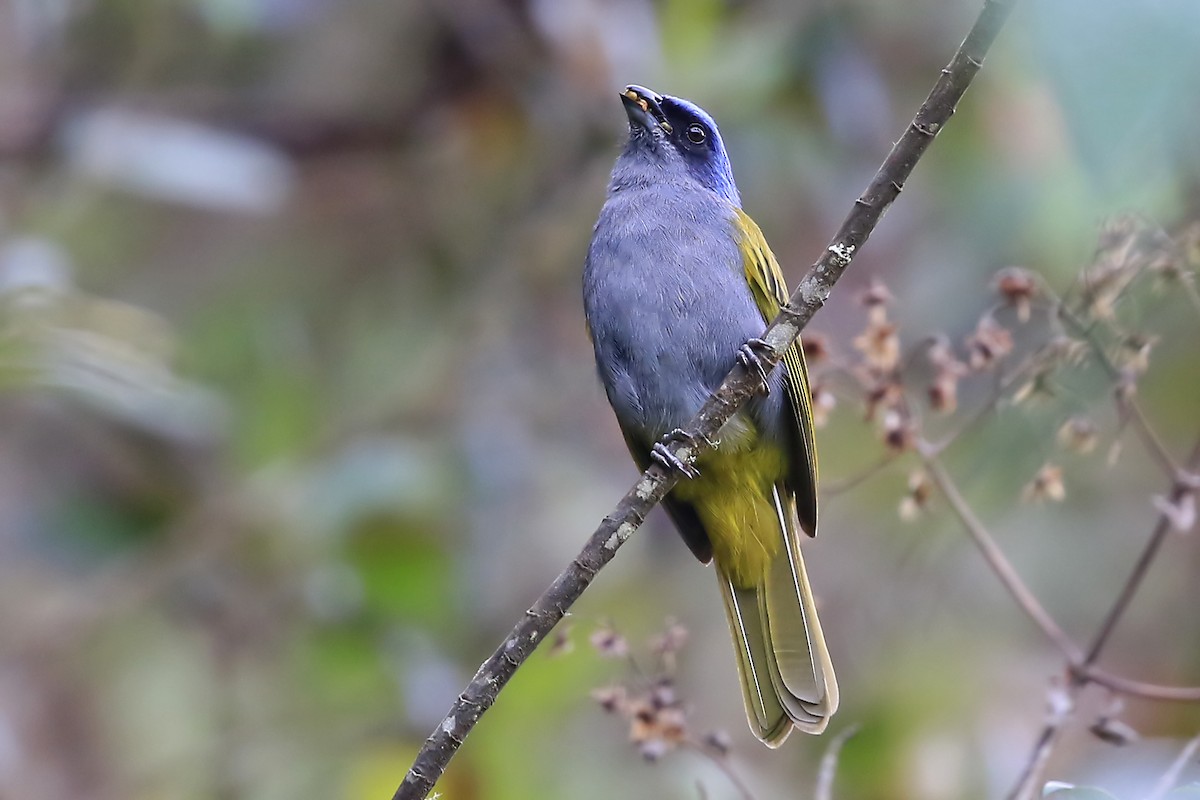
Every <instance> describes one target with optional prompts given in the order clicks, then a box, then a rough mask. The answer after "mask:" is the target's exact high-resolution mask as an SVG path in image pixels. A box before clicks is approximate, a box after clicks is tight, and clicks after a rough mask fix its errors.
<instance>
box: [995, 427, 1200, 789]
mask: <svg viewBox="0 0 1200 800" xmlns="http://www.w3.org/2000/svg"><path fill="white" fill-rule="evenodd" d="M1198 466H1200V439H1197V441H1196V444H1195V445H1193V447H1192V453H1191V455H1190V456H1189V457H1188V462H1187V467H1186V469H1187V471H1188V472H1194V471H1195V470H1196V468H1197V467H1198ZM1188 478H1189V476H1188V475H1185V474H1184V473H1182V472H1178V471H1176V472H1175V473H1174V479H1173V481H1172V486H1171V494H1170V502H1171V503H1173V504H1174V503H1178V502H1179V501H1180V499H1181V498H1182V497H1183V496H1184V495H1185V494H1189V493H1192V492H1195V491H1196V488H1195V487H1194V486H1193V485H1192V484H1191V482H1190V480H1189V479H1188ZM1170 529H1171V517H1170V514H1168V513H1167V512H1165V511H1164V512H1162V513H1160V514H1159V516H1158V521H1157V522H1155V524H1154V530H1153V531H1151V533H1150V538H1149V540H1148V541H1147V542H1146V546H1145V547H1144V548H1143V549H1142V554H1141V556H1140V557H1139V558H1138V560H1137V563H1136V564H1135V565H1134V567H1133V570H1132V571H1131V572H1130V574H1129V577H1128V578H1127V579H1126V581H1125V585H1124V586H1123V587H1122V588H1121V594H1120V595H1119V596H1118V597H1117V599H1116V601H1115V602H1114V603H1113V606H1112V608H1111V609H1109V612H1108V614H1107V615H1106V616H1105V617H1104V621H1103V622H1102V623H1101V624H1100V628H1099V629H1098V630H1097V631H1096V635H1095V636H1094V637H1093V638H1092V642H1091V644H1090V645H1089V646H1088V648H1087V652H1086V655H1085V656H1084V657H1083V660H1082V662H1080V663H1079V666H1078V667H1074V668H1072V670H1071V681H1070V683H1069V684H1068V685H1067V687H1066V688H1065V689H1064V691H1065V692H1066V694H1067V697H1068V698H1069V702H1070V705H1071V706H1073V705H1074V700H1075V696H1076V695H1077V694H1078V693H1079V690H1080V689H1082V688H1083V686H1084V685H1086V684H1087V683H1088V682H1089V681H1095V682H1096V683H1100V684H1102V685H1109V682H1113V681H1112V680H1111V679H1113V678H1115V677H1116V676H1110V675H1108V674H1107V673H1102V672H1096V671H1093V670H1092V665H1093V664H1094V663H1095V662H1096V659H1098V658H1099V657H1100V653H1101V651H1103V650H1104V646H1105V645H1106V644H1107V643H1108V640H1109V638H1110V637H1111V636H1112V632H1113V630H1114V629H1115V628H1116V626H1117V623H1118V622H1119V621H1120V619H1121V617H1122V616H1124V614H1125V610H1126V609H1127V608H1128V607H1129V603H1130V602H1131V601H1132V600H1133V597H1134V595H1136V594H1137V591H1138V589H1139V588H1141V585H1142V581H1143V580H1144V579H1145V577H1146V573H1147V572H1148V571H1149V569H1150V565H1151V563H1153V561H1154V557H1155V556H1156V555H1157V554H1158V551H1159V549H1160V548H1161V547H1162V543H1163V541H1164V540H1165V539H1166V536H1167V532H1168V531H1170ZM1106 680H1107V681H1109V682H1106ZM1115 682H1116V683H1122V682H1124V681H1123V679H1117V680H1116V681H1115ZM1125 685H1126V687H1127V688H1134V687H1138V686H1139V684H1137V682H1132V681H1131V682H1127V683H1126V684H1125ZM1110 688H1116V687H1110ZM1147 688H1148V687H1147ZM1155 688H1156V689H1162V690H1166V691H1163V692H1161V693H1160V696H1159V697H1157V698H1155V699H1172V700H1191V699H1193V698H1192V697H1191V696H1190V694H1191V690H1189V689H1182V690H1170V689H1169V687H1155ZM1170 694H1176V695H1179V694H1182V695H1183V696H1175V697H1165V696H1161V695H1170ZM1070 717H1071V711H1070V709H1068V710H1067V711H1065V712H1064V713H1062V714H1059V715H1056V716H1055V717H1053V718H1051V719H1050V720H1049V721H1048V722H1047V723H1046V725H1045V727H1043V728H1042V732H1041V733H1040V734H1039V735H1038V740H1037V743H1036V744H1035V745H1034V748H1033V752H1032V753H1030V756H1029V760H1028V761H1027V762H1026V764H1025V768H1024V770H1022V772H1021V777H1020V779H1019V780H1018V781H1017V785H1016V787H1015V788H1014V789H1013V791H1012V792H1011V793H1010V794H1009V796H1008V797H1009V800H1025V798H1031V797H1036V796H1037V789H1038V783H1039V775H1040V774H1041V771H1042V767H1043V766H1044V765H1045V762H1046V760H1047V759H1048V758H1049V756H1050V751H1051V750H1052V749H1053V747H1054V743H1055V742H1056V741H1057V740H1058V737H1059V735H1060V734H1061V732H1062V729H1063V726H1064V725H1065V724H1066V722H1067V720H1068V719H1069V718H1070Z"/></svg>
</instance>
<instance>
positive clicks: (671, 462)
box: [650, 428, 720, 479]
mask: <svg viewBox="0 0 1200 800" xmlns="http://www.w3.org/2000/svg"><path fill="white" fill-rule="evenodd" d="M673 442H679V443H680V444H684V445H687V446H688V447H690V448H691V449H692V452H693V453H695V452H699V450H700V443H701V442H703V443H704V444H706V445H708V446H709V447H711V448H713V449H716V447H717V445H718V444H720V442H714V441H713V440H712V439H710V438H708V437H707V436H696V435H695V434H692V433H688V432H687V431H685V430H683V429H681V428H676V429H675V430H673V431H671V432H670V433H668V434H667V435H666V436H664V437H663V438H662V439H661V440H660V441H659V442H657V443H656V444H655V445H654V447H652V448H650V457H651V458H653V459H654V460H655V461H657V462H658V463H659V464H661V465H662V467H663V468H664V469H669V470H672V469H673V470H678V471H679V472H681V473H683V476H684V477H685V478H692V479H695V478H699V477H700V470H698V469H696V468H695V467H694V466H692V465H691V464H687V463H685V462H684V461H683V459H681V458H679V456H677V455H675V454H674V453H672V452H671V450H670V448H669V447H668V445H670V444H672V443H673Z"/></svg>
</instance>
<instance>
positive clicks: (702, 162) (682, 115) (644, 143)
mask: <svg viewBox="0 0 1200 800" xmlns="http://www.w3.org/2000/svg"><path fill="white" fill-rule="evenodd" d="M621 102H622V103H623V104H624V105H625V113H626V115H627V116H628V117H629V143H628V144H627V145H626V146H625V150H624V152H623V153H622V154H621V157H620V158H619V159H618V160H617V166H616V169H615V170H614V171H613V180H614V183H618V184H619V183H620V182H621V181H622V179H625V180H627V181H628V182H630V183H641V182H646V181H652V180H658V181H691V182H694V183H696V184H699V185H700V186H702V187H703V188H705V189H708V190H709V191H712V192H715V193H716V194H718V195H720V196H721V197H723V198H725V199H726V200H728V201H729V202H730V203H732V204H734V205H735V206H737V205H741V199H740V197H739V196H738V190H737V185H736V184H735V183H734V181H733V168H732V167H731V166H730V165H729V156H728V155H727V154H726V153H725V145H724V144H723V143H722V142H721V134H720V132H719V131H718V130H717V123H716V122H714V121H713V118H712V117H710V116H709V115H708V113H707V112H706V111H705V110H704V109H702V108H700V107H699V106H697V105H695V104H694V103H690V102H688V101H687V100H684V99H682V98H679V97H671V96H669V95H661V94H658V93H657V92H654V91H651V90H650V89H647V88H645V87H642V86H627V87H625V90H624V91H623V92H621Z"/></svg>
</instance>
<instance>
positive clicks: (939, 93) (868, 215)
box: [393, 0, 1016, 800]
mask: <svg viewBox="0 0 1200 800" xmlns="http://www.w3.org/2000/svg"><path fill="white" fill-rule="evenodd" d="M1015 4H1016V0H984V3H983V9H982V11H981V12H980V14H979V17H978V18H977V19H976V21H975V25H974V26H973V27H972V28H971V31H970V33H968V34H967V37H966V39H964V40H963V43H962V45H960V46H959V48H958V51H957V52H956V53H955V54H954V57H953V58H952V59H951V61H950V63H949V65H947V66H946V67H945V68H944V69H943V70H942V73H941V76H940V77H939V78H938V80H937V83H935V84H934V87H933V89H932V91H931V92H930V93H929V96H928V97H927V98H926V99H925V102H924V103H923V104H922V105H921V107H920V109H918V110H917V114H916V116H915V117H914V118H913V121H912V122H911V123H910V125H909V126H908V129H907V130H906V131H905V132H904V135H903V136H901V137H900V140H899V141H897V142H896V144H895V145H894V146H893V147H892V151H891V153H889V154H888V156H887V158H886V159H885V160H884V162H883V165H882V166H881V167H880V168H879V171H878V172H877V173H876V174H875V177H874V178H873V179H872V181H871V183H870V185H868V186H867V189H866V191H864V192H863V194H862V195H861V196H860V197H859V198H858V200H856V201H855V203H854V208H853V209H852V210H851V212H850V214H849V215H848V216H847V217H846V220H845V221H844V222H843V223H842V226H841V228H840V229H839V230H838V232H837V235H836V236H835V237H834V238H833V241H832V242H831V243H830V244H829V246H828V247H827V248H826V250H825V252H824V253H823V254H822V255H821V258H820V259H819V260H818V261H817V263H816V264H814V265H813V266H812V268H811V269H809V271H808V274H807V275H806V276H805V277H804V279H803V280H802V281H801V282H800V285H799V286H798V287H797V289H796V292H795V293H794V294H793V295H792V297H791V299H790V300H789V301H788V303H787V304H786V305H785V306H784V307H783V309H782V310H781V311H780V313H779V316H777V317H776V318H775V320H774V321H773V322H772V323H771V325H770V327H768V328H767V331H766V333H765V334H764V335H763V337H762V338H763V339H764V341H766V342H767V344H768V346H769V351H766V350H765V349H764V352H763V353H762V354H761V359H762V361H763V362H765V366H767V367H768V368H774V366H775V365H776V364H778V363H779V360H780V358H782V356H783V353H784V351H785V350H786V349H787V348H788V347H789V346H791V344H792V343H793V342H794V341H796V339H797V338H798V337H799V335H800V329H801V328H803V327H804V326H805V325H806V324H807V323H808V321H809V320H811V319H812V317H813V315H814V314H815V313H816V312H817V311H818V310H819V309H820V308H821V306H822V305H824V303H825V300H826V299H827V298H828V297H829V293H830V290H831V289H832V288H833V285H834V283H835V282H837V280H838V279H839V278H840V277H841V276H842V273H843V272H844V271H845V269H846V267H847V266H848V265H849V264H850V260H851V259H852V258H853V257H854V255H855V254H856V253H857V252H858V251H859V249H860V248H861V247H862V245H863V244H864V243H865V242H866V241H867V238H868V237H869V236H870V235H871V231H873V230H874V229H875V226H876V225H877V224H878V222H879V220H880V218H881V217H882V216H883V213H884V211H886V210H887V208H888V207H889V206H890V205H891V204H892V201H894V200H895V199H896V197H897V195H899V194H900V190H901V189H902V188H903V187H904V182H905V181H906V180H908V176H909V175H910V174H911V173H912V171H913V168H914V167H915V166H916V165H917V161H919V160H920V158H921V156H922V155H923V154H924V153H925V150H926V149H927V148H928V147H929V144H930V143H931V142H932V141H933V139H934V138H935V137H936V136H937V134H938V133H939V132H941V130H942V128H943V127H944V126H945V124H946V123H947V121H949V119H950V117H951V115H953V113H954V109H955V106H956V105H957V104H958V101H959V100H960V99H961V98H962V96H963V94H964V93H965V92H966V90H967V87H968V86H970V84H971V81H972V79H973V78H974V77H975V74H976V73H977V72H978V71H979V68H980V66H981V65H982V63H983V58H984V56H985V55H986V54H987V51H988V49H989V48H990V47H991V45H992V43H993V42H994V41H995V39H996V36H997V35H998V34H999V32H1000V29H1001V28H1002V27H1003V25H1004V22H1005V20H1006V19H1007V18H1008V15H1009V13H1011V11H1012V8H1013V6H1014V5H1015ZM758 385H759V379H758V377H757V375H755V374H752V373H749V372H747V371H746V370H745V369H744V368H742V367H740V366H739V367H737V368H735V369H734V371H733V372H731V373H730V374H729V375H728V376H726V378H725V381H724V382H723V383H722V384H721V386H720V388H718V389H717V391H716V392H715V393H714V394H713V396H712V397H710V398H709V399H708V401H707V402H705V404H704V406H703V407H702V408H701V409H700V412H699V413H698V414H697V415H696V417H695V418H693V419H692V421H691V422H690V423H689V425H688V426H687V432H688V433H691V434H693V437H694V438H693V439H692V440H691V441H694V442H704V441H705V440H706V439H707V440H710V441H711V440H713V439H715V438H716V436H717V432H718V431H719V430H720V429H721V427H722V426H723V425H724V424H725V423H726V422H727V421H728V420H729V418H730V417H732V416H733V414H734V413H735V412H736V411H737V409H738V408H739V407H740V406H741V405H742V404H743V403H744V402H745V401H746V400H747V399H748V398H749V397H750V396H751V395H752V394H753V393H754V392H755V391H756V389H757V387H758ZM699 446H700V445H693V444H690V443H688V444H683V443H680V442H675V443H673V444H671V445H670V449H671V451H672V453H673V454H674V455H675V456H676V457H677V458H679V459H680V460H682V461H683V462H685V463H690V462H692V461H694V460H695V458H696V456H697V455H698V447H699ZM677 479H678V476H677V475H675V474H668V473H666V472H665V471H663V470H662V469H661V468H660V467H659V466H658V465H656V464H655V465H651V467H650V468H649V469H647V470H646V472H645V473H643V474H642V476H641V478H639V479H638V482H637V484H636V485H635V486H634V487H633V488H632V489H631V490H630V491H629V492H628V493H626V495H625V496H624V497H623V498H622V499H621V502H620V503H619V504H618V505H617V508H616V509H615V510H614V511H613V513H612V514H610V515H609V516H608V517H606V518H605V519H604V521H603V522H602V523H601V524H600V526H599V527H598V528H597V529H596V531H595V532H594V533H593V534H592V536H591V538H590V539H588V542H587V544H586V545H585V546H584V548H583V550H582V552H580V554H579V556H577V557H576V558H575V560H574V561H572V562H571V564H570V565H569V566H568V567H567V568H566V569H565V570H564V571H563V572H562V574H560V575H559V576H558V578H556V579H555V581H554V583H553V584H552V585H551V586H550V588H549V589H547V590H546V591H545V592H544V593H543V594H542V596H541V597H539V598H538V599H537V601H536V602H535V603H534V604H533V606H532V607H531V608H530V609H529V610H528V611H526V612H525V615H524V616H523V617H522V618H521V620H520V621H519V622H518V623H517V624H516V626H515V627H514V628H513V629H512V631H511V632H510V633H509V635H508V636H507V637H505V639H504V641H503V642H502V643H501V645H500V647H498V648H497V649H496V651H495V652H494V653H492V655H491V656H489V657H488V659H487V660H486V661H484V662H483V665H482V666H480V668H479V671H478V672H477V673H476V674H475V677H474V678H473V679H472V680H471V682H470V684H468V686H467V688H466V689H465V690H464V691H463V693H462V694H460V695H459V696H458V699H457V700H455V701H454V704H453V705H452V706H451V708H450V712H449V713H448V714H447V715H446V717H445V719H443V720H442V722H441V723H440V724H439V725H438V726H437V728H436V729H434V731H433V733H432V734H430V736H429V738H428V739H427V740H426V741H425V744H424V745H423V746H422V748H421V751H420V752H419V753H418V754H417V758H416V761H415V762H414V763H413V765H412V767H411V768H410V769H409V771H408V774H407V775H406V776H405V778H404V782H403V783H401V785H400V787H399V788H398V789H397V790H396V792H395V795H394V796H393V800H419V798H424V797H425V796H426V795H427V794H428V793H429V791H430V790H431V789H432V788H433V785H434V784H435V783H436V782H437V780H438V778H440V777H441V775H442V773H443V772H444V771H445V769H446V765H447V764H449V762H450V759H451V758H452V757H453V756H454V754H455V753H456V752H457V751H458V748H459V747H461V746H462V743H463V740H464V739H465V738H466V736H467V734H469V733H470V732H471V730H472V728H474V726H475V724H476V723H477V722H478V721H479V718H480V717H482V716H483V713H484V712H485V711H487V709H488V708H490V707H491V705H492V704H493V703H494V702H495V701H496V697H497V696H498V695H499V693H500V690H501V689H502V688H503V687H504V685H505V684H506V683H507V682H508V680H509V678H511V677H512V676H513V674H514V673H515V672H516V670H517V668H518V667H520V665H521V664H522V663H523V662H524V661H525V659H526V658H528V657H529V655H530V654H531V653H532V652H533V650H534V649H535V648H536V647H537V645H538V644H539V643H540V642H541V641H542V640H543V639H544V638H545V637H546V634H547V633H549V631H550V629H551V628H553V627H554V625H555V624H556V623H557V622H558V621H559V620H560V619H561V618H562V617H563V615H564V614H565V613H566V610H567V608H569V607H570V606H571V604H572V603H574V602H575V600H576V599H577V598H578V597H579V596H580V595H581V594H582V593H583V591H584V590H585V589H586V588H587V587H588V585H589V584H590V583H591V581H592V578H593V577H594V576H595V574H596V572H597V571H599V570H600V568H601V567H603V566H604V565H605V564H607V563H608V562H609V561H610V560H612V557H613V556H614V555H615V553H616V550H617V548H618V547H620V546H621V545H622V544H623V543H624V542H625V541H626V540H627V539H628V538H629V537H630V536H631V535H633V532H634V531H635V530H637V528H638V526H640V525H641V524H642V522H643V521H644V520H645V517H646V514H647V513H648V512H649V511H650V509H651V508H653V507H654V506H655V505H656V504H657V503H659V502H660V501H661V500H662V499H663V497H664V496H665V495H666V494H667V492H668V491H670V489H671V488H672V487H673V486H674V485H675V482H676V480H677Z"/></svg>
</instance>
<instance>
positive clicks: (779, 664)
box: [718, 490, 838, 747]
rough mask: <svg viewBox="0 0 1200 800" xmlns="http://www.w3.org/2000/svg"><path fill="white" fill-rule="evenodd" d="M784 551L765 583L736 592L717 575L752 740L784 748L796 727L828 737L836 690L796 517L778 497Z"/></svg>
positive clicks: (835, 680) (774, 560) (727, 580)
mask: <svg viewBox="0 0 1200 800" xmlns="http://www.w3.org/2000/svg"><path fill="white" fill-rule="evenodd" d="M773 499H774V503H775V511H776V514H777V516H778V519H779V527H780V534H781V536H782V538H783V543H782V544H783V547H781V548H780V549H779V552H778V553H777V554H776V555H775V557H774V559H773V560H772V562H771V564H770V566H769V568H768V569H767V572H766V574H765V575H764V577H763V581H762V583H761V584H760V585H758V586H756V587H753V588H748V589H744V588H738V587H736V586H734V585H733V583H732V582H731V581H730V580H729V578H728V577H726V576H725V575H723V574H721V572H720V570H719V569H718V579H719V580H720V583H721V592H722V596H723V597H724V599H725V610H726V613H727V615H728V617H729V626H730V630H731V632H732V634H733V641H734V649H735V650H736V651H737V665H738V672H739V674H740V676H741V679H742V696H743V699H744V700H745V703H746V716H747V718H748V719H749V722H750V729H751V730H752V731H753V732H754V734H755V735H756V736H757V737H758V738H759V739H761V740H762V741H763V742H765V743H766V744H767V745H769V746H771V747H778V746H779V745H780V744H782V743H783V740H784V739H786V738H787V735H788V733H790V732H791V729H792V728H793V727H795V728H798V729H800V730H802V731H804V732H806V733H820V732H822V731H823V730H825V726H826V724H828V721H829V717H830V716H832V714H833V712H834V711H836V710H837V706H838V688H837V679H836V678H835V677H834V673H833V664H832V663H831V661H830V659H829V650H828V648H827V647H826V645H825V637H824V635H823V634H822V632H821V623H820V620H818V618H817V607H816V603H815V601H814V600H813V596H812V589H811V587H810V586H809V583H808V575H807V574H806V573H805V570H804V559H803V557H802V555H801V553H800V541H799V540H800V535H799V534H800V530H799V524H798V522H797V520H796V515H795V512H794V511H792V510H791V509H790V508H788V507H787V505H786V504H785V502H783V501H782V500H781V496H780V492H779V490H776V491H775V492H774V496H773Z"/></svg>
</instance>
